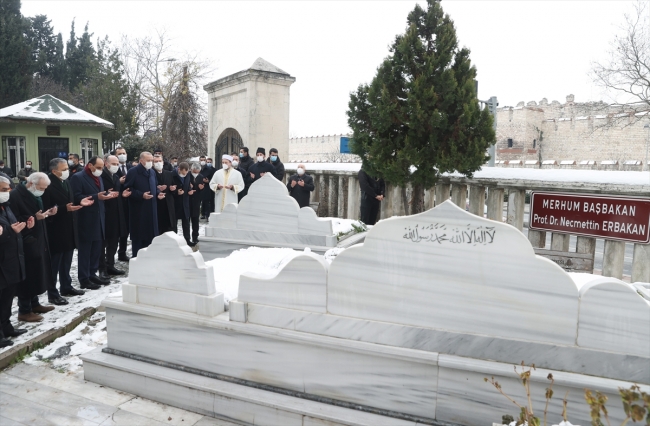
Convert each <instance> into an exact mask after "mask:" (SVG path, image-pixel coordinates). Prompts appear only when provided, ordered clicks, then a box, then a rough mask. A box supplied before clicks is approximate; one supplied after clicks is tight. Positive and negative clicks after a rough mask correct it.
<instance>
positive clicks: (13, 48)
mask: <svg viewBox="0 0 650 426" xmlns="http://www.w3.org/2000/svg"><path fill="white" fill-rule="evenodd" d="M28 28H29V24H28V21H27V20H26V19H25V18H23V15H22V14H21V13H20V0H0V108H3V107H5V106H8V105H13V104H15V103H18V102H22V101H24V100H26V99H27V97H28V95H29V87H30V84H31V81H32V59H31V48H30V44H29V41H28V40H27V37H26V35H25V33H26V32H27V30H28Z"/></svg>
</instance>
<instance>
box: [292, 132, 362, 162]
mask: <svg viewBox="0 0 650 426" xmlns="http://www.w3.org/2000/svg"><path fill="white" fill-rule="evenodd" d="M342 137H350V135H349V134H345V135H344V134H340V135H322V136H307V137H293V138H291V139H289V162H291V163H358V162H360V159H359V157H358V156H356V155H353V154H342V153H341V151H340V148H341V138H342Z"/></svg>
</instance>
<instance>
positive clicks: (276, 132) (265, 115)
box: [203, 58, 296, 162]
mask: <svg viewBox="0 0 650 426" xmlns="http://www.w3.org/2000/svg"><path fill="white" fill-rule="evenodd" d="M295 81H296V79H295V77H292V76H291V75H289V73H287V72H285V71H283V70H281V69H280V68H278V67H276V66H275V65H273V64H270V63H268V62H267V61H265V60H264V59H262V58H258V59H257V60H256V61H255V63H254V64H253V65H252V66H251V67H250V68H249V69H247V70H244V71H240V72H238V73H235V74H232V75H229V76H227V77H224V78H221V79H219V80H217V81H213V82H212V83H209V84H207V85H205V86H203V89H204V90H205V91H207V92H208V140H209V143H208V149H209V155H210V156H211V157H212V158H214V159H215V161H217V162H218V161H219V158H220V157H221V155H222V154H225V153H228V154H230V153H231V152H233V151H235V152H237V151H239V147H241V146H244V145H245V146H247V147H248V148H249V149H250V150H251V154H252V155H254V153H255V150H256V149H257V147H260V146H261V147H264V148H266V152H267V154H268V152H269V150H270V149H271V148H277V149H278V152H279V154H280V158H283V159H286V160H288V158H289V88H290V86H291V85H292V84H293V82H295Z"/></svg>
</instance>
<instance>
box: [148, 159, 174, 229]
mask: <svg viewBox="0 0 650 426" xmlns="http://www.w3.org/2000/svg"><path fill="white" fill-rule="evenodd" d="M163 167H164V162H163V158H162V157H161V156H160V155H156V156H154V157H153V170H155V173H156V183H157V187H158V190H159V191H160V192H162V193H163V194H165V198H163V199H156V210H157V212H158V234H159V235H160V234H164V233H165V232H169V231H172V232H176V231H177V229H178V227H177V225H176V213H175V210H174V192H175V191H176V185H175V184H174V177H173V174H172V173H174V172H169V171H167V170H163Z"/></svg>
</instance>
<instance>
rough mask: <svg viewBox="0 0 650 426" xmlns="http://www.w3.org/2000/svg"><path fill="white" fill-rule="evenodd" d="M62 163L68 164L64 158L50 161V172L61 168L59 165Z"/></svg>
mask: <svg viewBox="0 0 650 426" xmlns="http://www.w3.org/2000/svg"><path fill="white" fill-rule="evenodd" d="M61 163H67V161H66V160H64V159H63V158H59V157H57V158H53V159H51V160H50V164H49V166H48V169H49V170H50V171H52V170H56V169H58V168H59V164H61Z"/></svg>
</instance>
